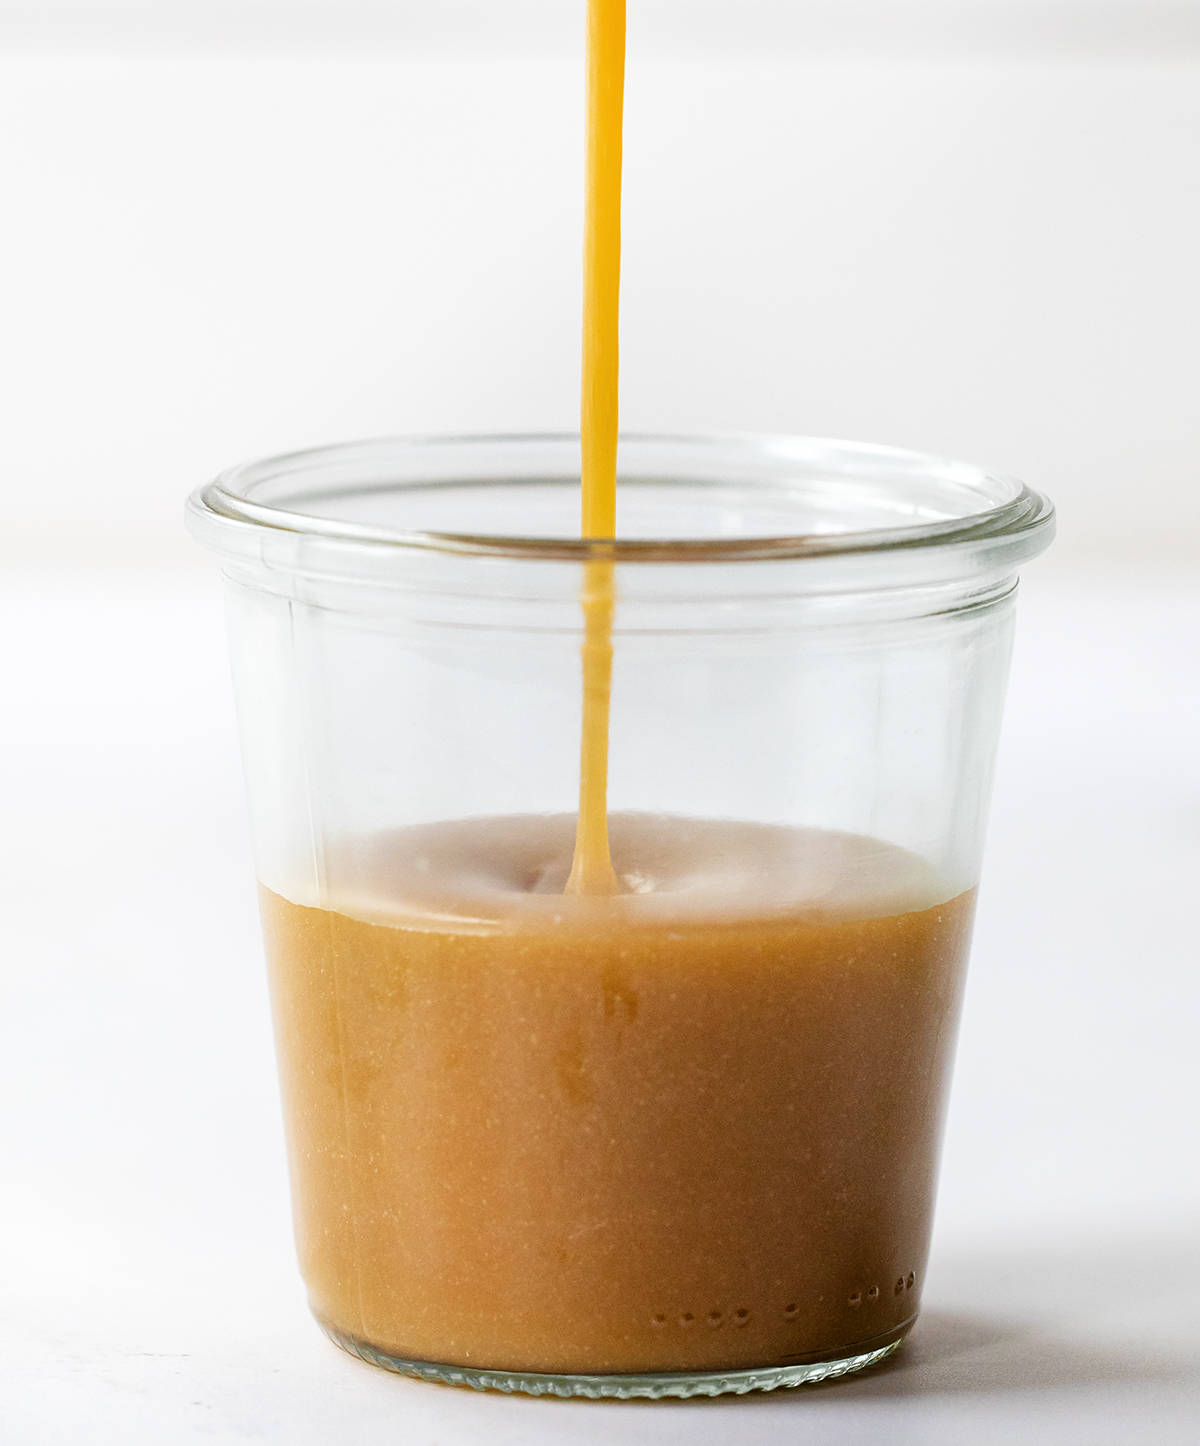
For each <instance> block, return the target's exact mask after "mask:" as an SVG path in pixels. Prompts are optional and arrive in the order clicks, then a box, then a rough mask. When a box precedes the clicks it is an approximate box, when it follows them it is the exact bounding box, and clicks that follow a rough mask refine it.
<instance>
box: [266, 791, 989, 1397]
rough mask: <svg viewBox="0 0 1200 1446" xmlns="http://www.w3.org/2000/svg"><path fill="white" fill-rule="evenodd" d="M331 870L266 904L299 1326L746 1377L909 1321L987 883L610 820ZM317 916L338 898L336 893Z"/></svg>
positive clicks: (823, 846) (845, 841)
mask: <svg viewBox="0 0 1200 1446" xmlns="http://www.w3.org/2000/svg"><path fill="white" fill-rule="evenodd" d="M609 822H610V828H611V833H612V859H613V864H614V867H615V870H616V873H617V875H618V876H619V879H620V888H621V892H620V893H619V894H617V895H615V896H609V897H604V898H595V897H591V896H589V895H573V894H564V892H563V888H564V884H565V882H566V877H567V872H568V869H569V867H570V865H571V859H572V853H573V849H574V830H575V821H574V819H572V818H570V817H568V816H559V817H554V818H532V817H530V818H512V819H490V820H486V819H485V820H468V821H459V822H455V823H447V824H436V825H429V826H425V827H420V828H412V829H407V830H398V831H396V832H395V833H392V834H388V835H385V836H381V837H379V838H376V839H372V840H367V841H363V842H360V843H359V844H357V845H356V846H353V847H351V846H350V845H346V846H345V847H344V848H343V849H342V850H341V851H340V852H339V851H338V850H331V851H330V854H329V870H330V872H329V876H330V878H331V880H335V881H338V880H340V882H336V883H334V884H331V895H330V897H328V898H326V899H324V900H320V901H317V900H310V901H304V900H302V899H298V900H296V901H292V900H289V899H288V898H285V897H283V896H282V895H281V894H280V893H276V892H272V891H271V890H269V889H264V890H263V891H262V909H263V917H264V921H265V931H266V939H267V946H268V955H269V960H270V966H271V977H272V993H273V1000H274V1009H275V1017H276V1026H277V1037H278V1044H279V1053H280V1061H281V1073H282V1080H283V1092H284V1103H285V1113H286V1122H287V1132H288V1140H289V1152H290V1159H291V1169H292V1175H293V1198H294V1202H295V1216H296V1229H297V1236H298V1241H299V1249H300V1255H301V1261H302V1266H303V1271H304V1276H305V1279H306V1281H307V1284H308V1288H309V1292H310V1297H311V1301H312V1305H313V1308H314V1310H315V1312H316V1314H317V1316H318V1317H319V1318H320V1319H321V1320H322V1321H323V1322H325V1323H326V1324H327V1325H329V1326H331V1327H333V1328H334V1329H335V1330H337V1331H339V1332H341V1333H342V1334H343V1335H346V1336H350V1337H352V1338H355V1339H358V1340H361V1341H365V1342H369V1343H370V1344H371V1345H372V1346H374V1347H375V1348H376V1349H378V1350H382V1351H385V1352H387V1353H389V1354H392V1355H395V1356H399V1357H404V1358H410V1359H418V1360H427V1361H434V1362H441V1363H450V1364H458V1365H466V1366H471V1365H475V1366H480V1367H484V1366H486V1367H491V1368H496V1369H509V1370H523V1371H549V1372H554V1371H559V1372H616V1371H620V1372H629V1371H683V1370H698V1369H716V1370H733V1369H738V1368H750V1367H756V1366H769V1365H772V1364H784V1363H788V1362H792V1361H795V1360H798V1359H803V1358H806V1357H808V1358H816V1359H821V1358H826V1359H837V1358H840V1357H844V1356H847V1355H850V1354H854V1353H856V1352H857V1351H858V1350H859V1349H865V1348H869V1347H870V1345H871V1344H886V1343H887V1342H888V1341H889V1340H892V1339H895V1338H897V1336H898V1335H900V1334H902V1333H903V1330H904V1329H905V1328H906V1326H907V1323H908V1322H909V1321H910V1320H911V1318H912V1316H913V1315H914V1314H915V1311H916V1306H917V1297H918V1293H919V1289H920V1284H921V1280H922V1275H923V1271H924V1266H925V1259H926V1250H927V1244H928V1236H929V1229H930V1217H931V1211H932V1205H933V1195H934V1181H935V1171H936V1157H937V1150H938V1140H939V1136H940V1128H941V1120H942V1112H943V1102H944V1094H945V1088H946V1084H947V1081H948V1074H949V1065H950V1057H951V1053H952V1049H953V1041H954V1034H955V1025H956V1020H957V1014H958V1005H959V995H960V986H961V979H962V972H963V965H964V961H965V955H966V949H967V941H968V935H969V932H970V922H971V916H972V910H973V903H974V899H973V894H972V893H969V892H968V893H963V894H960V895H958V896H957V897H947V896H946V895H947V894H948V893H952V892H953V890H952V889H947V888H946V887H943V886H939V883H938V881H937V879H936V878H935V877H934V875H933V874H932V871H931V870H930V869H929V868H928V867H927V866H926V865H924V864H923V863H922V862H921V861H920V860H918V859H916V858H915V857H914V856H913V855H911V854H908V853H905V852H904V851H902V850H899V849H895V848H891V847H889V846H887V845H884V844H880V843H876V842H872V841H871V840H868V839H861V838H857V837H854V836H851V835H844V834H829V833H818V832H814V831H800V830H789V829H784V828H773V827H769V826H762V825H750V824H736V823H727V822H709V823H706V822H701V821H696V820H689V819H675V818H652V817H648V816H644V815H620V814H617V815H614V816H613V817H612V818H611V819H610V821H609ZM318 903H320V904H322V905H323V906H321V907H317V906H315V905H316V904H318Z"/></svg>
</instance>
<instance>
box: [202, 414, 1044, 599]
mask: <svg viewBox="0 0 1200 1446" xmlns="http://www.w3.org/2000/svg"><path fill="white" fill-rule="evenodd" d="M621 443H622V446H623V447H630V448H644V449H662V450H663V451H664V452H667V451H669V450H670V449H673V448H686V449H691V450H692V451H693V452H695V453H697V454H698V455H703V454H707V455H708V456H709V457H710V458H712V459H713V460H714V461H715V460H721V461H722V462H724V463H726V464H727V466H728V474H727V475H725V474H724V473H722V478H723V481H724V483H725V484H727V485H738V484H743V483H745V484H746V485H750V484H749V483H748V482H747V479H746V478H744V477H742V476H740V475H739V463H740V464H741V466H742V467H743V468H745V467H749V466H751V465H753V464H762V463H771V464H773V465H779V466H780V467H785V466H786V465H787V464H789V463H792V464H795V465H796V466H799V467H814V466H820V467H821V468H823V469H827V470H830V471H832V472H833V473H835V474H837V473H844V474H845V476H846V478H847V479H848V480H852V479H853V478H854V476H855V474H856V473H858V474H859V475H862V474H863V473H864V472H865V471H868V470H869V469H871V468H872V467H874V468H876V469H883V468H887V469H890V470H893V471H895V472H896V473H897V474H898V476H903V475H907V476H910V477H922V476H927V477H941V478H944V479H946V480H947V481H948V482H949V481H951V480H953V481H955V482H956V483H958V484H959V485H961V486H963V487H964V488H973V489H974V490H975V492H976V493H977V495H978V496H979V497H980V498H981V499H990V505H987V506H984V507H982V508H979V509H977V510H973V511H968V512H964V513H962V514H961V515H957V516H951V517H947V518H942V519H939V520H937V521H925V522H921V523H915V524H907V525H899V526H886V527H875V528H867V529H863V530H847V531H839V532H801V533H795V532H793V533H783V532H780V533H771V534H769V535H754V536H750V535H747V536H737V537H727V536H722V537H716V538H714V537H690V538H689V537H671V538H654V537H637V538H622V537H618V538H614V539H584V538H579V537H567V536H563V537H557V536H556V537H540V536H519V535H508V534H503V535H498V534H495V533H475V532H459V531H440V530H434V529H429V530H426V529H409V528H389V527H383V526H378V525H376V524H372V523H367V522H358V521H348V520H344V519H340V518H331V517H322V516H320V515H318V514H316V513H313V512H308V511H304V510H302V509H298V508H295V507H292V506H280V505H278V504H275V503H270V502H263V501H260V500H256V498H255V497H254V495H253V494H254V491H255V489H256V488H260V487H261V486H262V485H263V484H264V483H265V482H267V481H270V480H274V481H278V480H279V479H281V478H286V477H288V476H303V475H305V474H313V473H315V472H317V471H318V470H320V469H322V468H330V467H337V466H355V465H358V466H364V465H371V464H377V465H380V466H385V465H386V464H387V463H388V462H391V463H392V464H393V465H395V464H396V463H397V462H403V463H405V464H407V465H408V466H409V467H410V468H412V467H413V466H414V465H415V464H416V463H418V462H419V461H420V459H421V457H422V456H425V457H428V458H430V459H431V460H432V459H433V458H435V457H438V456H442V455H444V454H447V453H450V452H468V453H477V454H478V455H479V456H480V457H484V456H487V455H488V454H489V453H492V452H495V451H497V450H499V449H506V448H509V449H534V450H544V451H550V450H552V449H562V448H565V447H575V448H577V447H578V445H579V438H578V435H577V434H571V433H566V432H563V433H551V432H542V433H494V434H483V433H478V434H452V433H447V434H429V435H412V436H397V437H380V438H372V439H367V440H362V441H354V442H343V443H336V444H333V445H329V446H323V447H314V448H308V449H305V450H302V451H295V452H290V453H284V454H280V455H278V456H272V457H268V458H264V459H262V460H260V461H254V462H249V463H243V464H241V465H239V466H236V467H232V468H230V469H228V470H226V471H224V472H222V473H221V474H220V475H218V476H217V477H216V478H215V479H214V480H213V481H212V482H210V483H208V484H207V485H205V486H202V487H199V488H197V489H196V491H195V492H193V493H192V495H191V496H190V497H189V499H188V509H187V510H188V522H189V526H190V527H191V529H192V531H193V532H194V533H195V535H196V536H197V537H198V539H199V540H200V541H202V542H205V543H207V544H209V545H211V546H213V547H214V548H215V549H216V550H217V551H219V552H222V553H232V554H234V555H241V556H246V555H248V554H251V553H256V552H257V551H258V540H259V539H264V538H265V537H266V536H267V535H268V534H269V535H272V536H274V537H275V538H278V539H279V540H284V539H287V538H290V539H292V540H293V541H294V542H295V543H297V544H301V543H307V544H310V545H312V546H316V547H319V548H320V549H321V550H322V552H323V553H328V551H329V550H330V549H333V550H334V551H335V552H343V553H345V554H346V562H347V572H348V573H352V572H353V571H354V570H355V568H354V564H353V562H352V561H351V559H352V557H354V556H357V557H358V558H360V559H361V558H362V556H363V554H364V551H365V552H367V553H369V554H372V555H373V556H374V559H375V561H376V562H377V563H378V562H379V561H381V560H382V558H383V557H384V556H386V555H387V554H389V553H391V554H407V553H411V552H412V551H413V550H417V551H420V552H426V553H430V552H432V553H440V554H443V555H447V556H460V557H462V556H466V557H470V556H478V557H491V558H496V557H501V558H510V559H514V560H519V561H524V562H537V561H551V562H573V563H587V562H617V563H707V564H713V563H734V562H753V561H763V560H774V561H785V560H797V561H799V560H804V559H824V560H826V562H829V561H832V560H834V559H837V558H842V557H844V558H847V559H853V558H862V557H864V555H869V554H887V555H893V556H894V555H895V554H911V553H912V552H913V551H915V550H920V549H937V550H938V551H942V550H943V549H955V550H958V549H967V550H978V549H982V550H983V551H984V552H986V554H987V556H988V561H989V562H995V561H999V560H1001V559H1003V560H1004V561H1005V562H1010V563H1013V564H1015V563H1019V562H1022V561H1025V560H1027V559H1028V558H1030V557H1033V556H1036V555H1037V554H1038V553H1040V552H1042V551H1043V550H1044V549H1045V547H1046V546H1048V544H1049V542H1050V540H1051V538H1052V537H1053V532H1054V507H1053V504H1052V503H1051V502H1050V500H1049V499H1048V498H1047V497H1045V496H1044V495H1043V494H1041V493H1039V492H1035V491H1034V490H1032V489H1031V488H1029V487H1027V486H1025V485H1024V484H1023V483H1021V482H1019V481H1017V480H1016V479H1014V478H1010V477H1007V476H1005V475H1003V474H999V473H993V472H989V471H986V470H984V469H982V468H979V467H975V466H972V465H970V464H967V463H961V462H955V461H952V460H950V459H946V458H942V457H938V456H934V455H931V454H925V453H921V452H916V451H911V450H909V449H906V448H900V447H890V446H884V445H880V444H875V443H859V442H846V441H840V440H836V439H830V438H821V437H805V436H799V435H789V434H785V433H780V434H763V433H743V432H708V433H692V434H677V435H676V434H667V433H622V434H621ZM685 472H686V469H685ZM417 476H418V478H420V473H419V469H418V472H417ZM526 480H527V481H528V482H529V483H531V484H532V483H537V482H544V481H546V480H547V479H546V478H544V477H542V478H539V477H536V476H533V475H531V476H529V477H528V479H526V478H524V477H523V476H521V475H519V471H518V473H515V474H514V473H509V474H505V475H503V476H500V475H496V476H495V477H490V478H487V477H471V478H460V477H456V478H449V479H446V480H445V481H443V482H432V481H429V480H426V479H423V478H420V480H412V479H410V480H407V481H406V480H393V481H388V482H381V483H378V484H374V490H376V491H389V492H395V491H401V490H404V489H406V488H407V489H410V490H416V489H418V488H433V487H438V486H454V485H463V484H466V483H468V482H469V484H470V485H472V486H487V485H488V483H489V482H495V483H497V484H503V485H505V486H509V487H511V486H514V485H522V484H523V483H524V482H525V481H526ZM642 480H644V479H640V478H638V477H626V476H624V475H622V476H621V478H620V481H621V487H622V489H624V488H627V487H629V488H633V487H636V486H638V485H639V481H642ZM671 480H677V481H678V482H679V483H680V485H685V486H693V487H703V486H705V485H708V479H705V478H701V477H693V476H687V475H684V476H682V477H680V478H678V479H664V478H662V477H659V476H656V477H655V478H654V481H655V482H656V483H657V484H659V485H662V484H663V482H664V481H671ZM712 480H713V481H714V482H715V479H712ZM369 490H371V488H366V489H364V488H361V487H360V488H359V491H360V492H362V491H369ZM327 560H328V558H327Z"/></svg>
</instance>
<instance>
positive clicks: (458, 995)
mask: <svg viewBox="0 0 1200 1446" xmlns="http://www.w3.org/2000/svg"><path fill="white" fill-rule="evenodd" d="M577 457H578V441H577V439H571V438H523V437H509V438H477V439H469V438H468V439H440V440H438V439H434V440H426V441H384V442H378V443H365V444H357V445H351V446H345V447H335V448H329V449H326V450H324V451H318V452H312V453H306V454H300V455H296V456H291V457H285V458H278V459H273V460H271V461H268V462H263V463H259V464H254V465H252V466H249V467H245V468H242V469H239V470H237V471H235V472H232V473H229V474H226V475H225V476H224V477H222V478H220V479H218V481H217V482H216V483H214V484H212V485H211V486H209V487H207V488H205V489H203V490H202V491H201V492H199V493H197V494H196V496H195V497H194V498H193V499H192V501H191V504H190V518H191V523H192V526H193V529H194V530H195V531H196V533H197V534H198V535H199V536H200V537H201V538H202V539H203V540H204V541H205V542H207V543H209V544H210V545H212V546H213V547H214V548H215V549H216V550H217V551H218V552H219V554H220V555H221V560H222V566H223V569H224V573H225V578H226V582H227V596H228V603H229V614H230V624H231V628H230V632H231V640H232V649H233V659H234V672H235V682H236V691H237V699H238V709H239V718H240V725H241V732H242V743H243V753H244V759H245V766H246V775H247V780H248V788H249V794H250V803H251V813H252V821H253V828H254V837H255V848H256V859H257V867H258V875H259V882H260V886H261V901H262V913H263V920H264V928H265V936H266V944H267V955H268V961H269V965H270V973H271V985H272V998H273V1005H274V1013H275V1024H276V1043H277V1052H278V1057H279V1065H280V1075H281V1081H282V1092H283V1099H284V1109H285V1119H286V1125H287V1134H288V1146H289V1157H290V1162H291V1174H292V1193H293V1202H294V1211H295V1221H296V1233H297V1240H298V1246H299V1254H300V1261H301V1267H302V1270H303V1273H304V1278H305V1281H306V1283H307V1286H308V1290H309V1296H310V1300H311V1303H312V1307H313V1310H314V1313H315V1314H316V1316H317V1318H318V1320H319V1321H320V1322H321V1324H322V1325H323V1326H324V1328H325V1329H326V1330H327V1332H328V1333H329V1334H330V1335H331V1336H332V1337H333V1339H334V1340H336V1341H337V1342H338V1343H339V1344H341V1345H343V1346H344V1347H346V1348H347V1349H349V1350H351V1351H354V1352H355V1353H356V1354H358V1355H361V1356H362V1357H363V1358H364V1359H367V1360H369V1361H372V1362H374V1363H376V1364H379V1365H383V1366H387V1367H390V1368H393V1369H396V1370H402V1371H406V1372H409V1373H412V1374H416V1375H421V1376H425V1377H428V1378H431V1379H434V1380H440V1381H451V1382H457V1383H465V1384H470V1385H479V1386H491V1387H497V1388H500V1389H505V1390H523V1391H532V1392H553V1393H555V1394H559V1395H608V1396H632V1395H650V1396H658V1395H676V1396H686V1395H694V1394H716V1393H718V1392H722V1391H742V1390H750V1389H755V1388H772V1387H776V1386H783V1385H795V1384H799V1383H801V1382H804V1381H809V1380H822V1379H826V1378H828V1377H830V1376H835V1375H840V1374H845V1373H846V1372H847V1371H850V1370H853V1369H857V1368H859V1367H861V1366H864V1365H867V1364H870V1363H872V1362H873V1361H876V1360H878V1359H881V1358H882V1357H883V1356H884V1355H886V1354H887V1353H888V1352H889V1351H891V1350H892V1349H894V1348H895V1346H896V1345H897V1344H898V1343H899V1342H900V1340H901V1339H902V1338H903V1336H904V1335H905V1333H906V1332H907V1331H908V1329H909V1327H910V1326H911V1324H912V1322H913V1320H914V1319H915V1316H916V1313H917V1307H918V1301H919V1296H920V1289H921V1283H922V1280H923V1276H924V1270H925V1264H926V1259H927V1254H928V1248H929V1235H930V1226H931V1216H932V1207H933V1199H934V1192H935V1186H936V1173H937V1160H938V1151H939V1142H940V1136H941V1128H942V1120H943V1114H944V1105H945V1099H946V1091H947V1087H948V1083H949V1072H950V1064H951V1058H952V1054H953V1048H954V1039H955V1032H956V1027H957V1018H958V1011H959V1002H960V998H961V990H962V982H963V973H964V967H965V962H966V955H967V948H968V942H969V936H970V928H971V917H972V911H973V904H974V890H975V886H976V884H977V881H978V874H979V864H980V851H981V843H982V836H983V828H984V822H985V813H986V808H987V800H988V793H989V789H990V781H991V772H992V760H993V755H994V751H995V745H996V736H997V729H998V725H999V720H1000V714H1001V708H1002V703H1003V694H1004V687H1005V679H1006V672H1007V663H1008V655H1009V649H1010V643H1011V631H1012V615H1013V603H1014V597H1015V589H1016V570H1017V568H1018V566H1019V564H1020V563H1022V562H1023V561H1025V560H1027V559H1028V558H1030V557H1033V556H1034V555H1036V554H1037V553H1038V552H1040V551H1041V550H1042V549H1043V548H1044V547H1045V546H1046V545H1047V543H1048V542H1049V540H1050V537H1051V534H1052V528H1053V514H1052V510H1051V508H1050V506H1049V504H1048V503H1047V502H1046V500H1045V499H1044V498H1042V497H1040V496H1038V495H1036V494H1034V493H1031V492H1030V491H1029V490H1028V489H1026V488H1024V487H1021V486H1020V485H1019V484H1016V483H1013V482H1009V481H1007V480H1005V479H1001V478H996V477H992V476H990V475H988V474H986V473H984V472H981V471H979V470H978V469H976V468H973V467H968V466H964V465H961V464H957V463H949V462H944V461H940V460H936V459H932V458H927V457H921V456H917V455H915V454H910V453H904V452H898V451H893V450H888V449H883V448H873V447H860V446H854V445H850V444H843V443H833V442H824V441H813V440H806V439H790V438H780V439H761V440H749V439H747V440H739V439H720V438H714V439H704V438H697V439H687V438H684V439H673V438H639V437H631V438H627V439H624V440H623V443H622V465H621V475H620V487H619V503H620V524H619V525H620V532H621V537H620V540H619V541H616V542H614V543H611V544H609V543H595V542H591V543H585V542H580V541H577V540H573V539H572V533H573V532H574V531H575V530H576V527H577V516H578V462H577ZM597 560H601V561H606V562H611V563H612V564H613V576H614V580H615V589H616V609H615V617H614V624H613V637H612V641H613V653H614V665H613V693H612V719H611V746H610V761H609V762H610V768H609V826H610V834H611V843H612V858H613V865H614V868H615V870H616V873H617V876H618V878H619V880H620V881H621V892H620V893H618V894H617V895H615V896H612V897H589V896H586V895H578V894H571V893H567V892H564V890H565V886H566V881H567V877H568V874H569V871H570V867H571V855H572V848H573V845H574V838H575V816H574V815H575V806H576V799H577V790H578V767H579V747H580V726H581V703H580V693H581V685H580V648H581V642H582V638H583V622H582V615H581V612H580V603H579V598H580V590H581V586H582V581H583V577H584V573H585V571H586V568H587V565H588V563H590V562H595V561H597Z"/></svg>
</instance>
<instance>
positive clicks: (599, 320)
mask: <svg viewBox="0 0 1200 1446" xmlns="http://www.w3.org/2000/svg"><path fill="white" fill-rule="evenodd" d="M624 106H625V0H588V118H587V138H588V140H587V193H586V215H585V236H584V267H583V397H582V404H581V408H580V435H581V442H582V446H581V477H582V508H581V511H582V517H581V522H582V533H583V536H584V537H585V538H606V539H611V538H613V537H615V536H616V530H617V431H618V412H619V408H618V377H619V371H620V366H619V362H620V328H619V322H620V307H621V156H622V147H623V124H624ZM613 607H614V593H613V568H612V564H611V563H610V562H605V561H595V562H590V563H588V564H587V566H586V568H585V578H584V586H583V617H584V643H583V725H582V728H581V736H580V750H579V751H580V760H579V819H578V825H577V830H576V840H575V858H574V863H573V866H572V869H571V873H570V878H569V881H568V885H567V886H568V888H569V889H570V891H571V892H572V893H582V894H613V893H616V892H617V891H618V889H619V888H620V883H619V881H618V880H617V878H616V876H615V875H614V873H613V869H612V863H611V860H610V858H609V846H608V820H607V813H608V724H609V711H610V699H611V693H612V623H613Z"/></svg>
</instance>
